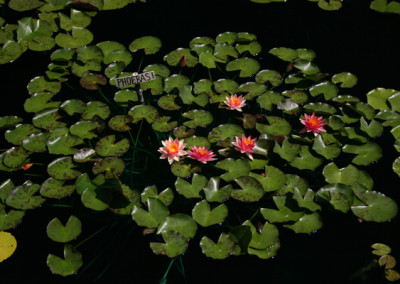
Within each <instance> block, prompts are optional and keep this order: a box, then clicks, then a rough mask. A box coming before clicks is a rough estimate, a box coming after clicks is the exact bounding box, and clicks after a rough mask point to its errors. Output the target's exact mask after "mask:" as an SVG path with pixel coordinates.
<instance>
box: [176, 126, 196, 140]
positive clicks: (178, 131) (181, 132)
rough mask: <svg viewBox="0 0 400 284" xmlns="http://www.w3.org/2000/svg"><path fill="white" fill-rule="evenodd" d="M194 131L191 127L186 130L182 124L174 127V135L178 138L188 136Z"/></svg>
mask: <svg viewBox="0 0 400 284" xmlns="http://www.w3.org/2000/svg"><path fill="white" fill-rule="evenodd" d="M194 133H195V130H194V129H193V128H191V129H189V130H188V128H187V127H186V126H184V125H181V126H178V127H176V128H175V129H174V136H175V137H176V138H179V139H182V138H187V137H190V136H192V135H193V134H194Z"/></svg>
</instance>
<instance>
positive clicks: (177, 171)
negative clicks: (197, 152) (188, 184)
mask: <svg viewBox="0 0 400 284" xmlns="http://www.w3.org/2000/svg"><path fill="white" fill-rule="evenodd" d="M200 169H201V168H200V167H199V166H195V165H191V164H184V163H182V162H179V163H176V162H175V163H173V164H172V165H171V172H172V173H173V174H174V175H175V176H177V177H181V178H185V177H187V176H189V175H191V174H194V173H196V172H198V171H200Z"/></svg>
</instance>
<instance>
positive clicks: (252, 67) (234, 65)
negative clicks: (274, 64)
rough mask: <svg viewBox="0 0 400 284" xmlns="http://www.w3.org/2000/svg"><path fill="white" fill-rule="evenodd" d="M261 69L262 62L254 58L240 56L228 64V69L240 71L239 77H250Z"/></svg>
mask: <svg viewBox="0 0 400 284" xmlns="http://www.w3.org/2000/svg"><path fill="white" fill-rule="evenodd" d="M258 70H260V63H258V61H257V60H255V59H253V58H248V57H244V58H239V59H235V60H233V61H230V62H229V63H228V64H227V65H226V71H240V73H239V77H241V78H243V77H250V76H252V75H254V74H256V73H257V72H258Z"/></svg>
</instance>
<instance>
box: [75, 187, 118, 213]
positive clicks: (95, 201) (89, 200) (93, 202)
mask: <svg viewBox="0 0 400 284" xmlns="http://www.w3.org/2000/svg"><path fill="white" fill-rule="evenodd" d="M103 193H106V197H107V198H104V196H103V198H101V199H99V198H97V193H96V189H91V188H86V189H85V190H84V191H83V192H82V194H81V202H82V204H83V206H85V207H86V208H89V209H92V210H95V211H103V210H106V209H107V208H108V207H109V203H110V202H111V199H112V196H111V194H110V192H108V194H107V192H103ZM105 199H107V200H105ZM103 200H104V201H103Z"/></svg>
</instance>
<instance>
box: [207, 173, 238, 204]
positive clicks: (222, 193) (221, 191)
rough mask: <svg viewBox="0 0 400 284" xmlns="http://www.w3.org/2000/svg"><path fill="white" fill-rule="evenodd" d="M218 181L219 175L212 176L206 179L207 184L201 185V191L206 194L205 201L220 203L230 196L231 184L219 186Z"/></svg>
mask: <svg viewBox="0 0 400 284" xmlns="http://www.w3.org/2000/svg"><path fill="white" fill-rule="evenodd" d="M219 182H220V178H219V177H212V178H210V180H209V181H208V183H207V185H206V186H203V191H204V193H205V195H206V199H207V201H209V202H220V203H221V202H224V201H225V200H227V199H229V198H230V197H231V192H232V185H231V184H228V185H225V186H223V187H221V188H220V187H219Z"/></svg>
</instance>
